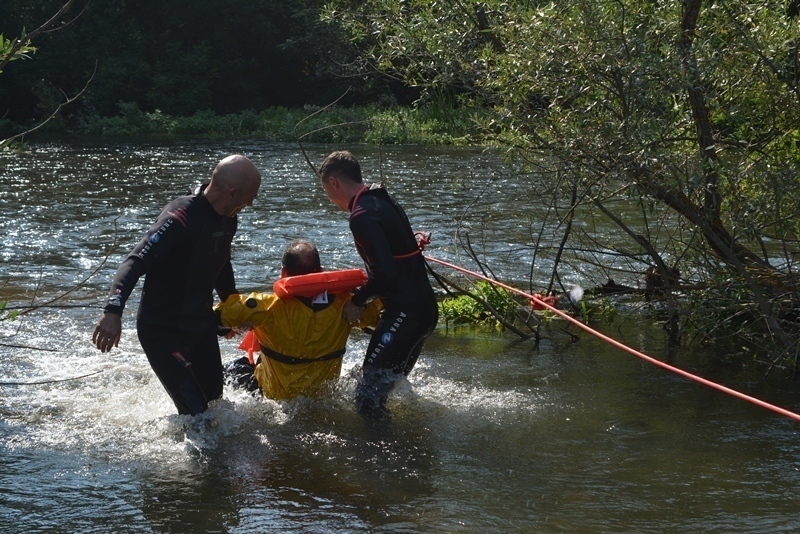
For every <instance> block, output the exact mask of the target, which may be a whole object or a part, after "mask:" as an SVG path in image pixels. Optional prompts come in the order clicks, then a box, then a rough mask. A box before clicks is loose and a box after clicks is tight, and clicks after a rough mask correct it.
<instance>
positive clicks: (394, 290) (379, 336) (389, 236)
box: [319, 151, 439, 415]
mask: <svg viewBox="0 0 800 534" xmlns="http://www.w3.org/2000/svg"><path fill="white" fill-rule="evenodd" d="M319 177H320V179H321V180H322V187H323V189H324V190H325V193H326V194H327V195H328V199H330V201H331V202H332V203H333V204H335V205H336V206H338V207H340V208H341V209H343V210H344V211H349V212H350V230H351V231H352V233H353V238H354V240H355V244H356V248H357V249H358V253H359V255H360V256H361V258H362V259H363V260H364V264H365V266H366V270H367V276H368V279H367V282H366V283H365V284H364V285H363V286H361V287H359V288H356V289H355V290H354V291H353V298H352V300H351V301H350V303H349V304H348V305H347V306H346V307H345V310H344V313H345V315H346V317H347V319H348V320H349V321H355V320H357V319H358V318H360V316H361V314H362V313H363V311H364V306H365V305H366V303H367V302H369V301H370V300H372V299H374V298H376V297H379V298H380V299H381V301H382V302H383V306H384V310H383V313H382V314H381V319H380V321H379V322H378V326H377V328H375V332H374V333H373V334H372V338H371V339H370V343H369V346H368V347H367V355H366V357H365V358H364V365H363V368H362V373H363V374H362V377H361V381H360V383H359V386H358V388H357V391H356V405H357V407H358V409H359V411H360V412H361V413H364V414H367V415H380V414H382V413H384V411H385V406H384V405H385V402H386V399H387V397H388V395H389V392H390V391H391V389H392V387H393V386H394V383H395V382H396V380H397V379H398V378H399V377H400V376H402V375H405V376H408V374H409V373H410V372H411V370H412V369H413V368H414V364H415V363H416V362H417V358H418V357H419V354H420V352H421V351H422V346H423V345H424V343H425V340H427V339H428V336H430V335H431V333H432V332H433V329H434V328H435V327H436V322H437V321H438V318H439V313H438V308H437V305H436V297H435V295H434V293H433V288H432V287H431V284H430V281H429V280H428V274H427V271H426V266H425V260H424V259H423V257H422V254H420V250H419V247H418V245H417V240H416V238H415V236H414V232H413V230H412V229H411V225H410V224H409V222H408V217H406V214H405V212H404V211H403V208H401V207H400V205H399V204H398V203H397V202H395V201H394V199H392V198H391V197H390V196H389V194H388V193H387V192H386V190H385V189H383V187H378V186H376V185H374V184H373V185H372V186H371V187H368V186H366V185H365V184H364V183H363V182H362V179H361V166H360V165H359V163H358V160H356V158H355V157H354V156H353V154H351V153H350V152H347V151H340V152H333V153H332V154H330V155H329V156H328V157H327V158H326V159H325V161H324V162H323V163H322V166H321V167H320V169H319Z"/></svg>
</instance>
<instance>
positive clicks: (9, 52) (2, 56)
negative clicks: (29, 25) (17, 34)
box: [0, 32, 36, 74]
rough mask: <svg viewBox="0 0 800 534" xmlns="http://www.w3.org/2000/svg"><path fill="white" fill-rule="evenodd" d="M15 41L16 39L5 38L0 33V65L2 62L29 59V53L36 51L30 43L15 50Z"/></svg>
mask: <svg viewBox="0 0 800 534" xmlns="http://www.w3.org/2000/svg"><path fill="white" fill-rule="evenodd" d="M23 33H24V32H23ZM17 43H18V41H16V40H13V39H6V38H5V36H3V34H2V33H0V65H2V64H4V63H10V62H12V61H16V60H18V59H30V57H31V54H35V53H36V47H35V46H33V45H31V44H25V45H23V46H20V47H19V48H17V49H16V50H15V45H16V44H17ZM2 73H3V70H2V69H0V74H2Z"/></svg>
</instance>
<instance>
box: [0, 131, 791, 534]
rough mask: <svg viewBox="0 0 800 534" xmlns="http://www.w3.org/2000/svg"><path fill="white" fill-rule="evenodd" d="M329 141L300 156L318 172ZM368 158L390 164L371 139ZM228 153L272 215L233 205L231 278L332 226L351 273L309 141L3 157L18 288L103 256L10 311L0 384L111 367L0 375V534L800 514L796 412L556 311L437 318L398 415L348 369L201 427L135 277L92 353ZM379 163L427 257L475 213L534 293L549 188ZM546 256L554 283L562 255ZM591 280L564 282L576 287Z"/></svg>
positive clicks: (638, 527) (0, 205)
mask: <svg viewBox="0 0 800 534" xmlns="http://www.w3.org/2000/svg"><path fill="white" fill-rule="evenodd" d="M338 148H341V147H330V146H312V147H311V148H310V150H309V152H310V156H311V158H312V161H315V162H317V163H318V162H319V161H321V160H322V158H323V157H324V155H325V154H326V153H327V152H329V151H330V150H333V149H338ZM354 150H355V152H356V154H357V155H358V156H359V157H360V158H361V159H362V162H363V164H364V167H365V169H366V170H367V174H368V175H370V176H372V177H374V176H376V175H377V172H376V168H377V161H378V152H377V149H375V148H374V147H356V148H355V149H354ZM234 152H243V153H246V154H247V155H249V156H250V157H251V158H252V159H253V160H254V161H255V162H256V164H257V166H258V167H259V168H260V169H261V170H262V174H263V175H264V177H265V181H264V184H263V186H262V191H261V193H260V194H259V198H258V199H257V201H256V205H254V206H253V208H250V209H247V210H245V211H244V212H242V214H241V223H240V231H239V234H238V236H237V239H236V243H235V251H234V259H233V261H234V268H235V270H236V274H237V280H238V285H239V288H240V290H241V291H243V292H244V291H249V290H253V289H263V288H265V287H268V285H267V284H268V283H270V284H271V282H272V280H274V278H275V277H276V276H277V274H278V271H279V260H280V254H281V252H282V250H283V248H284V247H285V246H286V244H287V243H288V242H289V241H290V240H291V239H293V238H295V237H306V238H309V239H311V240H312V241H314V242H316V243H317V245H318V246H319V248H320V250H321V252H322V260H323V263H324V264H325V265H326V267H328V268H345V267H352V266H358V265H359V261H358V258H357V256H356V253H355V250H354V248H353V246H352V242H351V238H350V235H349V233H348V230H347V222H346V215H345V214H344V213H343V212H340V211H338V210H337V209H336V208H335V207H333V206H332V205H330V204H329V203H328V201H327V199H326V198H325V196H324V194H323V192H322V191H321V189H320V188H319V186H318V184H317V183H316V182H315V180H314V179H313V177H312V176H311V174H310V171H309V170H308V168H307V167H306V164H305V162H304V159H303V157H302V155H301V153H300V152H299V150H298V149H297V147H296V146H293V145H267V144H259V143H214V144H197V143H195V144H178V145H147V146H143V145H130V146H128V145H101V146H86V145H74V146H73V145H66V144H43V145H37V146H32V147H31V150H30V152H29V153H28V154H22V155H5V154H0V180H1V182H0V262H1V263H0V265H2V267H1V269H2V270H0V288H1V289H0V295H1V296H2V297H3V298H8V299H9V300H11V304H12V305H24V304H29V303H31V302H36V303H41V302H46V301H48V300H50V299H52V298H54V297H56V296H58V295H60V294H61V293H63V292H64V291H65V290H66V289H68V288H71V287H73V286H75V285H76V284H80V283H81V282H82V281H83V280H84V279H85V278H86V277H87V276H89V275H90V274H92V272H93V271H94V270H95V269H96V268H97V267H98V265H100V264H101V261H102V259H103V258H104V257H105V255H106V254H108V253H109V252H110V257H109V261H108V262H107V263H106V264H104V265H102V266H101V267H100V269H99V271H98V272H97V273H96V274H93V275H92V276H91V277H89V279H88V281H86V282H85V283H83V284H82V285H81V286H80V287H79V288H78V289H76V290H75V291H73V292H71V293H69V294H68V295H66V296H65V297H64V298H63V299H61V300H59V301H58V302H57V303H55V304H58V305H67V306H71V307H46V308H42V309H39V310H37V311H35V312H32V313H30V314H28V315H26V316H24V317H21V318H20V319H18V320H17V321H14V322H9V321H5V322H0V343H2V344H3V346H0V382H5V383H8V382H30V381H38V380H52V379H64V378H70V377H75V376H79V375H85V374H89V373H97V374H94V375H92V376H88V377H86V378H83V379H80V380H69V381H64V382H58V383H49V384H39V385H2V386H0V531H2V532H37V531H42V532H44V531H47V532H59V531H60V532H273V531H274V532H277V531H280V532H561V531H578V532H599V531H605V532H609V531H610V532H684V531H715V532H719V531H739V532H777V531H786V532H789V531H797V530H800V505H799V504H800V503H798V498H797V494H798V490H800V472H799V471H798V469H800V458H799V453H800V444H798V429H800V427H799V426H798V423H796V422H793V421H792V420H789V419H786V418H783V417H781V416H778V415H774V414H772V413H770V412H767V411H765V410H763V409H761V408H758V407H754V406H751V405H749V404H746V403H744V402H743V401H740V400H737V399H733V398H730V397H728V396H725V395H723V394H722V393H719V392H716V391H714V390H710V389H708V388H705V387H703V386H700V385H697V384H694V383H691V382H688V381H686V380H684V379H682V378H680V377H677V376H674V375H671V374H669V373H668V372H666V371H664V370H661V369H659V368H655V367H653V366H652V365H649V364H647V363H644V362H641V361H639V360H637V359H635V358H634V357H632V356H630V355H628V354H625V353H622V352H621V351H619V350H617V349H614V348H612V347H609V346H608V345H605V344H603V343H602V342H600V341H598V340H595V339H593V338H590V337H587V336H585V335H580V334H579V337H580V339H579V341H577V342H575V341H573V340H572V339H571V338H570V336H568V335H567V334H565V333H564V332H563V329H565V328H566V327H565V326H564V325H562V324H560V323H559V322H558V321H556V322H554V323H553V324H552V325H551V326H550V327H548V328H547V329H546V330H545V338H544V340H543V342H542V343H541V344H540V346H539V347H538V348H537V347H534V346H533V344H532V343H531V342H527V341H519V340H517V339H516V338H515V337H514V336H513V335H511V334H508V333H505V334H497V333H476V332H470V331H458V332H453V331H446V330H445V329H444V328H440V329H439V331H437V333H436V334H434V336H433V337H432V338H431V340H430V341H429V343H428V345H427V347H426V350H425V351H424V353H423V357H422V358H421V361H420V363H419V364H418V366H417V368H416V369H415V370H414V372H413V373H412V374H411V376H410V377H409V382H408V383H403V384H401V385H400V386H399V387H398V390H397V391H396V392H395V394H394V396H393V397H392V399H391V405H390V406H391V409H392V414H393V416H392V421H391V423H390V424H388V425H384V426H378V427H372V426H368V425H365V423H364V422H363V421H362V420H361V419H360V417H359V416H358V415H357V414H356V413H355V412H354V411H353V409H352V406H351V403H350V399H351V398H352V390H353V386H354V384H353V381H352V380H351V379H350V378H349V376H347V375H345V376H344V377H343V378H342V379H341V380H340V381H339V382H338V383H337V384H336V387H335V388H334V390H333V391H332V392H331V393H330V394H329V395H327V396H325V397H323V398H322V399H317V400H314V401H310V400H306V399H296V400H293V401H290V402H281V403H276V402H272V401H266V400H263V399H254V398H251V397H248V396H246V395H244V394H242V393H240V392H238V391H234V390H232V389H226V391H225V398H224V399H223V400H222V401H219V402H217V403H215V404H214V405H213V406H212V409H211V410H209V412H207V413H206V414H204V415H202V416H200V417H197V418H194V419H192V418H189V417H187V416H178V415H176V414H174V413H173V412H174V408H173V405H172V403H171V402H170V400H169V399H168V397H167V395H166V393H164V391H163V390H162V388H161V386H160V384H159V383H158V381H157V379H155V377H154V376H153V374H152V372H151V371H150V369H149V367H148V365H147V362H146V360H145V358H144V356H143V354H142V353H141V349H140V346H139V344H138V341H137V339H136V333H135V330H134V325H133V316H134V310H135V306H136V304H137V299H138V294H139V290H140V287H139V288H137V290H136V291H135V292H134V298H133V299H132V301H131V302H130V303H129V306H128V311H127V313H126V315H125V317H124V328H125V330H124V333H123V339H122V343H121V345H120V347H119V348H118V349H115V350H114V351H113V352H112V353H111V354H110V355H106V356H103V355H101V354H100V353H99V352H98V351H97V350H96V349H95V348H94V347H93V346H92V345H91V339H90V338H91V331H92V330H93V328H94V324H95V322H96V320H97V317H98V315H99V306H100V305H101V303H102V302H103V300H104V296H105V294H106V292H107V288H108V285H109V283H110V280H111V278H112V276H113V273H114V270H115V269H116V266H117V264H118V263H119V261H120V260H121V258H122V257H123V256H124V254H125V253H126V252H127V251H128V249H130V247H131V246H132V245H133V244H134V243H135V242H136V241H137V240H138V239H139V237H140V235H141V234H142V232H143V231H144V230H145V229H146V228H147V227H148V226H149V224H150V223H151V221H152V220H153V218H154V217H155V216H156V215H157V214H158V212H159V211H160V209H161V207H162V206H163V205H164V204H165V203H166V202H167V201H169V200H170V199H172V198H173V197H175V196H177V195H180V194H183V193H184V192H186V191H188V189H189V188H190V187H191V186H193V185H195V184H197V183H199V182H200V181H201V180H204V179H206V178H207V176H208V175H209V173H210V170H211V168H212V167H213V165H214V164H215V163H216V162H217V161H218V160H219V159H220V158H221V157H223V156H225V155H227V154H229V153H234ZM381 158H382V165H381V167H382V169H383V172H384V174H385V175H386V183H387V187H388V188H389V191H390V192H391V193H392V194H393V195H394V196H395V197H396V198H397V199H398V200H399V201H400V202H401V203H403V204H404V205H405V207H406V208H407V211H408V212H409V216H410V217H411V219H412V222H413V223H414V225H415V227H416V228H417V229H426V230H433V231H434V241H433V243H432V244H431V245H430V246H429V248H428V254H429V255H432V256H435V257H439V258H441V259H445V260H452V261H458V260H459V256H458V254H457V250H456V249H455V247H454V246H453V243H452V236H453V235H454V233H455V229H456V226H457V224H458V222H459V220H461V219H462V218H464V216H465V213H468V214H469V215H468V216H466V217H465V218H464V221H463V224H464V225H467V226H469V227H470V228H471V232H472V235H473V236H474V238H475V239H474V242H475V243H477V244H478V245H479V247H478V248H479V249H480V250H482V251H484V252H485V254H486V257H487V261H488V263H489V264H490V265H491V266H492V268H493V269H494V271H495V273H496V274H497V275H498V276H500V277H501V278H502V279H504V280H506V281H512V282H515V283H518V284H520V287H524V285H525V284H527V282H526V281H527V279H528V276H529V274H530V273H529V271H530V266H529V264H530V261H531V252H530V250H529V249H528V248H526V247H521V246H520V244H528V245H529V244H530V243H531V242H532V240H533V239H532V232H531V224H532V221H533V222H535V221H536V217H537V213H536V210H535V203H536V197H535V192H531V191H528V190H526V187H525V184H524V183H522V181H520V180H518V179H514V178H512V177H510V176H508V175H507V174H506V173H505V172H504V171H503V168H502V165H501V163H500V162H499V161H498V160H497V159H496V158H493V157H491V156H490V155H485V154H483V153H481V152H480V151H477V150H467V149H431V148H424V149H419V148H413V147H404V148H388V149H387V148H384V149H383V151H382V154H381ZM476 199H477V200H476ZM520 212H522V213H523V215H524V216H523V217H519V216H518V215H519V213H520ZM534 228H535V226H534ZM598 231H602V228H600V229H598ZM115 240H116V243H117V246H116V248H113V250H111V249H110V247H111V245H112V243H113V242H114V241H115ZM466 266H467V267H472V266H471V265H469V264H467V265H466ZM539 267H540V268H541V270H536V271H535V272H534V281H535V285H536V286H537V287H538V288H539V289H541V288H542V287H543V286H544V284H546V282H547V281H548V280H549V269H548V265H547V258H543V259H542V260H541V265H540V266H539ZM585 277H586V273H576V274H575V275H573V277H572V278H571V279H568V280H567V282H568V283H569V284H582V285H586V284H588V283H589V281H588V280H587V279H586V278H585ZM140 286H141V284H140ZM572 331H574V330H572ZM576 333H577V332H576ZM608 333H609V334H612V335H613V336H614V337H615V338H617V339H619V340H620V341H623V342H625V343H628V344H630V345H631V346H633V347H634V348H636V349H638V350H641V351H643V352H645V353H647V354H649V355H651V356H654V357H657V358H669V359H670V360H671V361H672V362H673V363H675V364H677V365H680V366H682V367H684V368H687V369H689V370H692V371H694V372H697V373H699V374H701V375H703V376H706V377H708V378H711V379H716V380H719V381H722V382H724V383H725V384H726V385H729V386H731V387H734V388H736V389H740V390H743V391H745V392H746V393H749V394H751V395H754V396H757V397H760V398H764V399H765V400H767V401H770V402H774V403H776V404H779V405H781V406H784V407H786V408H788V409H792V410H795V411H797V410H798V409H800V396H798V392H797V387H796V386H794V385H782V386H780V387H778V386H776V385H775V384H770V385H764V384H762V383H761V382H760V381H759V380H758V379H759V378H760V376H761V374H763V369H762V370H755V371H751V370H742V369H739V368H738V367H736V366H729V367H724V366H721V365H719V364H714V365H712V364H710V363H708V361H707V358H706V356H707V355H704V354H698V353H694V352H692V351H691V350H689V349H684V350H682V351H681V350H679V351H671V352H668V351H667V349H666V346H665V343H664V342H663V336H662V335H661V329H660V326H659V325H658V324H657V323H656V322H655V321H653V320H651V319H647V316H645V317H644V318H636V317H633V316H632V317H629V318H628V320H627V321H624V322H621V323H620V324H619V326H618V327H617V328H615V329H613V330H612V331H609V332H608ZM366 344H367V338H366V336H365V335H363V334H360V333H357V334H355V335H354V336H353V337H352V338H351V341H350V343H349V347H348V354H347V356H346V357H345V368H346V372H349V371H350V370H352V369H354V368H356V367H357V366H358V364H359V360H360V356H361V354H362V353H363V351H364V350H365V348H366ZM222 350H223V358H224V359H226V360H227V359H232V358H234V357H238V356H239V354H238V352H239V351H237V349H236V342H233V341H226V342H223V346H222ZM708 360H709V361H710V359H708Z"/></svg>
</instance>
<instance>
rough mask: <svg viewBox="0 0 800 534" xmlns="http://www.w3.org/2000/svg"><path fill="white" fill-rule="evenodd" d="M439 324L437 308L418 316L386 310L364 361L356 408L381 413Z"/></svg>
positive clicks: (422, 312) (418, 313) (420, 312)
mask: <svg viewBox="0 0 800 534" xmlns="http://www.w3.org/2000/svg"><path fill="white" fill-rule="evenodd" d="M437 321H438V310H437V308H436V306H435V303H434V306H433V307H432V308H428V309H422V310H418V311H417V312H415V313H412V312H408V313H407V312H404V311H389V310H384V312H383V314H382V315H381V319H380V321H378V325H377V326H376V328H375V332H374V333H373V334H372V338H371V339H370V342H369V346H368V347H367V356H366V358H365V359H364V365H363V369H362V377H361V381H360V383H359V385H358V388H357V390H356V406H357V408H358V410H359V411H360V412H362V413H364V412H369V411H371V410H376V409H377V410H380V409H382V408H383V406H384V404H385V403H386V399H387V398H388V396H389V392H390V391H391V390H392V388H393V387H394V384H395V382H396V381H397V379H398V378H400V377H401V376H403V375H405V376H408V374H409V373H410V372H411V370H412V369H413V368H414V365H415V364H416V363H417V359H418V358H419V355H420V352H422V347H423V345H424V344H425V341H426V340H427V339H428V337H429V336H430V335H431V333H433V330H434V329H435V328H436V323H437Z"/></svg>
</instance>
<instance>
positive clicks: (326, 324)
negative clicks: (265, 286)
mask: <svg viewBox="0 0 800 534" xmlns="http://www.w3.org/2000/svg"><path fill="white" fill-rule="evenodd" d="M349 300H350V294H349V293H346V294H340V295H328V294H327V293H323V294H321V295H318V296H317V297H315V298H314V299H313V302H312V299H308V298H302V297H289V298H283V299H281V298H278V297H277V296H276V295H275V294H273V293H251V294H249V295H247V296H244V295H231V296H229V297H228V299H227V300H225V302H222V303H220V304H217V305H216V306H215V308H214V309H215V310H216V311H217V313H218V314H219V316H220V319H221V321H222V325H223V326H225V327H227V328H232V327H236V326H239V325H241V324H242V323H244V322H246V321H250V322H251V323H253V326H254V327H255V328H254V332H255V334H256V337H257V338H258V341H259V343H260V344H261V358H260V362H259V363H258V365H256V369H255V377H256V380H258V384H259V385H260V386H261V391H262V392H263V393H264V395H265V396H266V397H269V398H271V399H290V398H292V397H296V396H298V395H308V396H311V395H314V394H315V393H317V392H318V390H319V389H320V386H321V385H322V384H323V382H325V381H326V380H331V379H335V378H337V377H338V376H339V373H340V371H341V368H342V356H343V355H344V350H345V345H346V344H347V337H348V336H349V334H350V330H351V328H352V327H353V326H358V327H360V328H366V327H370V326H375V324H376V323H377V322H378V316H379V314H380V310H381V308H382V306H381V304H380V301H378V300H375V301H372V302H370V303H369V304H368V305H367V308H366V310H365V311H364V316H363V317H362V319H361V321H360V322H359V323H358V324H355V325H351V324H350V323H348V322H347V320H346V319H345V318H344V314H343V313H342V310H343V309H344V306H345V304H346V303H347V302H348V301H349ZM304 360H306V361H304Z"/></svg>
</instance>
